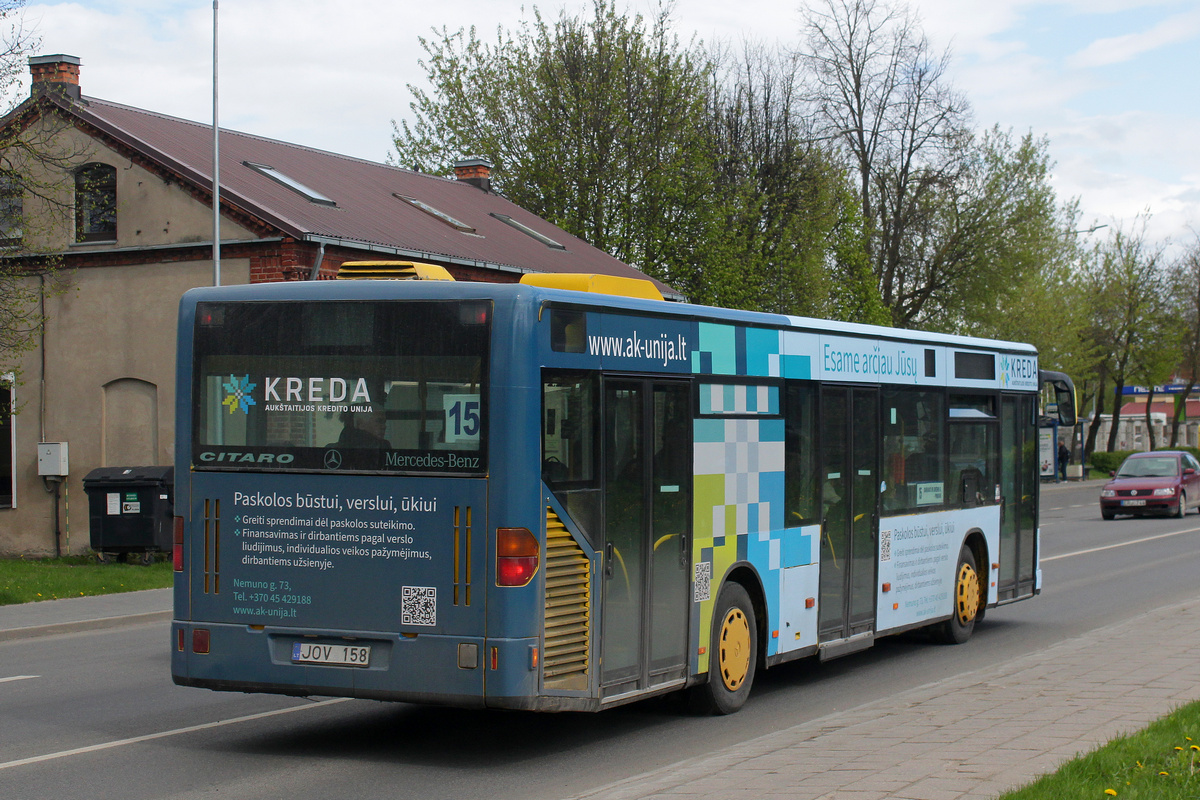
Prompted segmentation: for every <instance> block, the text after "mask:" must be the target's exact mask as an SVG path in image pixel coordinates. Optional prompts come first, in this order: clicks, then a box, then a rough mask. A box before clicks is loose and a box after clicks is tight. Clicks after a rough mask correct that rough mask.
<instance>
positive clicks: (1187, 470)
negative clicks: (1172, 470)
mask: <svg viewBox="0 0 1200 800" xmlns="http://www.w3.org/2000/svg"><path fill="white" fill-rule="evenodd" d="M1183 474H1184V475H1195V474H1196V470H1194V469H1192V468H1191V467H1184V468H1183Z"/></svg>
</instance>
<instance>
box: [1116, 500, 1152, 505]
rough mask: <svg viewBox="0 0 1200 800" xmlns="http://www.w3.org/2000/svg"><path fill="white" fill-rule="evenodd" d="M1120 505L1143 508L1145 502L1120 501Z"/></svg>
mask: <svg viewBox="0 0 1200 800" xmlns="http://www.w3.org/2000/svg"><path fill="white" fill-rule="evenodd" d="M1121 505H1123V506H1144V505H1146V501H1145V500H1122V501H1121Z"/></svg>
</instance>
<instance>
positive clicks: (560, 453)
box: [542, 370, 600, 534]
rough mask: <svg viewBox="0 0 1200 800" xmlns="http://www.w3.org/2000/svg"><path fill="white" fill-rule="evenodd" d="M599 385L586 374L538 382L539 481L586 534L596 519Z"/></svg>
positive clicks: (545, 377)
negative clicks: (541, 481)
mask: <svg viewBox="0 0 1200 800" xmlns="http://www.w3.org/2000/svg"><path fill="white" fill-rule="evenodd" d="M599 383H600V382H599V377H598V376H597V374H595V373H590V372H553V371H550V370H547V371H546V372H545V374H544V375H543V378H542V480H544V481H545V482H546V485H547V486H549V487H550V490H551V491H552V492H554V496H555V498H557V499H558V501H559V502H560V503H561V504H562V505H563V507H564V508H566V510H567V512H568V513H569V514H570V515H571V517H572V518H573V519H574V520H575V523H576V524H577V525H578V526H579V527H580V528H581V529H582V530H583V531H584V533H585V534H587V533H588V532H589V531H594V530H597V529H598V525H599V519H600V505H599V503H600V481H599V475H598V474H597V471H598V466H597V463H598V460H599V456H600V446H599V439H598V438H597V437H598V436H599V430H600V421H599V411H600V403H599Z"/></svg>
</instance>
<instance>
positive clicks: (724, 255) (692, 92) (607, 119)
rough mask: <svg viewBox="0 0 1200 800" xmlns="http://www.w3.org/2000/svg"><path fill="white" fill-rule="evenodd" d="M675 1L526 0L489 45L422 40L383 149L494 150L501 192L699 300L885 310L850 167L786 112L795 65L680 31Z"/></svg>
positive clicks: (437, 156) (408, 160) (431, 152)
mask: <svg viewBox="0 0 1200 800" xmlns="http://www.w3.org/2000/svg"><path fill="white" fill-rule="evenodd" d="M670 11H671V7H670V5H663V6H660V7H659V9H658V13H657V15H656V16H655V17H654V19H653V20H651V21H650V22H649V23H648V22H647V21H645V20H644V19H643V18H642V17H641V16H636V15H635V16H630V15H627V14H623V13H620V12H618V11H617V9H616V7H615V5H614V2H613V1H612V0H594V2H593V3H592V6H591V12H590V15H589V16H587V17H586V18H583V17H572V16H568V15H567V14H565V13H564V14H562V15H560V17H559V18H558V19H557V20H556V21H554V22H553V23H551V22H548V21H547V20H545V19H543V17H542V16H541V15H540V14H539V12H538V11H537V9H534V11H533V16H534V18H533V21H532V22H530V23H523V24H522V25H521V26H520V27H519V28H518V29H517V30H516V31H515V32H505V31H501V32H499V33H498V34H497V39H496V42H495V43H494V44H484V43H482V42H481V41H480V40H479V39H478V37H477V36H476V34H475V32H474V31H473V30H472V31H470V32H463V31H459V32H457V33H449V32H447V31H445V30H443V31H442V32H441V33H440V34H439V35H438V36H437V37H435V38H434V39H433V40H423V41H422V44H423V46H424V48H425V51H426V53H427V56H428V57H427V59H426V60H425V61H424V62H423V65H424V67H425V69H426V72H427V74H428V77H429V81H430V84H431V87H432V89H431V91H430V93H428V94H427V93H425V92H423V91H422V90H419V89H416V88H413V87H410V88H411V89H412V91H413V92H414V96H415V98H416V99H415V100H414V102H413V103H412V105H411V109H412V112H413V117H414V120H415V121H414V122H413V123H412V124H409V123H408V122H407V121H405V122H401V123H398V124H396V126H395V148H396V152H395V156H394V158H393V160H394V161H395V162H396V163H399V164H402V165H404V166H409V167H413V168H415V169H419V170H422V171H429V172H443V173H444V172H445V171H446V169H447V165H449V164H450V163H451V162H452V161H453V160H455V159H456V158H458V157H460V156H461V155H463V154H466V153H484V154H486V155H489V156H491V157H492V158H493V159H494V160H495V161H496V163H497V168H496V170H495V172H494V173H493V175H494V186H495V187H496V188H497V190H498V191H500V192H502V193H504V194H505V195H506V196H508V197H509V198H510V199H511V200H513V201H514V202H516V203H518V204H520V205H522V206H524V207H526V208H528V209H530V210H531V211H534V212H535V213H537V214H539V215H541V216H542V217H545V218H546V219H549V220H551V221H553V222H554V223H556V224H558V225H559V226H561V227H563V228H565V229H566V230H568V231H569V232H571V233H573V234H575V235H577V236H579V237H581V238H583V239H584V240H586V241H588V242H590V243H591V244H593V245H595V246H596V247H599V248H601V249H603V250H606V251H608V252H610V253H612V254H613V255H614V256H616V257H617V258H620V259H621V260H623V261H625V262H626V263H629V264H632V265H633V266H635V267H638V268H639V269H641V270H642V271H644V272H646V273H647V274H649V275H652V276H654V277H656V278H659V279H661V280H663V281H665V282H667V283H669V284H671V285H673V286H675V287H676V288H677V289H679V290H680V291H682V292H683V293H685V294H686V295H688V296H689V298H690V299H692V300H693V301H694V302H699V303H710V304H717V305H725V306H732V307H741V308H753V309H761V310H773V311H779V312H786V313H792V314H808V315H814V316H816V315H821V316H830V315H833V316H840V315H845V316H847V317H853V318H858V319H864V318H871V319H876V320H886V316H885V315H883V314H881V313H879V303H878V302H877V299H876V295H875V293H874V291H873V286H872V285H871V284H870V283H867V282H864V280H863V274H862V270H861V264H862V261H863V259H862V258H861V257H860V256H859V252H858V249H860V248H861V244H862V241H863V240H862V236H861V224H860V219H861V216H860V215H859V214H858V213H857V209H856V206H855V203H854V201H853V197H852V195H850V194H849V193H848V192H847V191H846V185H845V175H844V171H843V169H842V168H841V167H840V165H839V164H838V163H837V162H836V161H835V160H833V159H832V158H831V157H830V154H829V153H828V152H827V151H826V150H824V149H822V148H821V147H820V146H818V145H817V144H816V143H814V141H813V139H812V137H811V135H810V132H809V131H808V129H807V125H806V120H805V116H804V114H803V113H799V112H798V110H797V109H798V101H797V96H796V95H797V77H796V69H795V64H794V63H793V62H792V61H789V60H788V59H787V58H785V57H782V56H780V55H778V54H775V53H770V52H767V51H765V50H764V49H762V48H755V47H747V48H746V49H745V52H744V53H743V54H742V56H741V57H740V58H737V59H732V58H726V57H725V56H724V55H722V54H721V53H720V52H719V51H718V50H712V51H708V50H705V49H703V48H702V46H700V45H698V44H696V43H695V42H694V41H693V42H692V43H690V44H688V45H686V46H685V45H683V44H681V43H680V41H679V39H678V37H677V36H675V35H674V34H673V33H672V31H671V28H670ZM856 248H857V249H856Z"/></svg>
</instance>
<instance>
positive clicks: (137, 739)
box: [0, 676, 354, 769]
mask: <svg viewBox="0 0 1200 800" xmlns="http://www.w3.org/2000/svg"><path fill="white" fill-rule="evenodd" d="M29 677H33V676H29ZM352 699H354V698H351V697H335V698H333V699H332V700H320V701H318V702H315V703H310V704H308V705H303V706H292V707H291V708H280V709H277V710H275V711H264V712H262V713H261V714H249V715H247V716H245V717H234V718H233V719H224V720H218V721H217V722H206V723H204V724H202V725H192V726H190V727H187V728H176V729H175V730H171V731H161V732H160V733H148V734H146V735H145V736H134V737H133V738H131V739H117V740H116V741H112V742H101V743H100V744H92V745H88V746H87V747H76V748H74V749H72V750H60V751H59V752H57V753H46V754H45V755H40V756H30V757H29V758H19V759H17V760H16V761H4V762H0V769H8V768H9V767H20V766H24V765H25V764H39V763H41V762H43V761H53V760H55V759H58V758H66V757H67V756H77V755H82V754H83V753H95V752H97V751H99V750H111V749H112V748H114V747H124V746H125V745H127V744H139V743H141V742H149V741H153V740H154V739H165V738H167V737H168V736H177V735H179V734H181V733H193V732H195V731H204V730H208V729H210V728H220V727H224V726H225V725H236V724H237V723H239V722H250V721H252V720H256V719H266V718H267V717H277V716H279V715H281V714H291V713H292V712H293V711H304V710H305V709H309V708H320V707H321V706H329V705H333V704H334V703H344V702H346V701H347V700H352Z"/></svg>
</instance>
